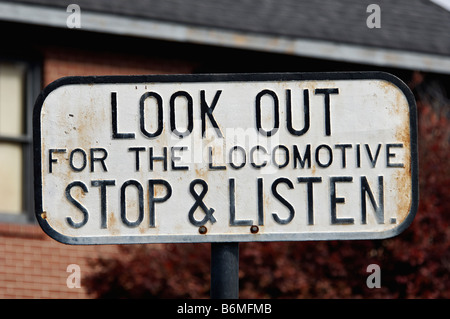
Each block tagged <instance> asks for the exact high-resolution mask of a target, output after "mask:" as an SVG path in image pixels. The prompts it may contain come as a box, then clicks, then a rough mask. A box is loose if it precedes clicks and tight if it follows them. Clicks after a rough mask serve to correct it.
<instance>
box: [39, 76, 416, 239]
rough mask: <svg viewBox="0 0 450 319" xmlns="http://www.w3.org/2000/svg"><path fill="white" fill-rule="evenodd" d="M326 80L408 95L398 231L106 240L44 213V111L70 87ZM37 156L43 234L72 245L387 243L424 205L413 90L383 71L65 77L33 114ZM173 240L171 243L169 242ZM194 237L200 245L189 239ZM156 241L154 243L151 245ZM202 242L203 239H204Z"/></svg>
mask: <svg viewBox="0 0 450 319" xmlns="http://www.w3.org/2000/svg"><path fill="white" fill-rule="evenodd" d="M314 80H316V81H326V80H330V81H333V80H384V81H387V82H390V83H392V84H394V85H395V86H397V87H398V88H399V89H400V90H401V91H402V92H403V94H404V95H405V97H406V99H407V101H408V105H409V115H410V144H411V209H410V211H409V213H408V216H407V217H406V219H405V220H404V221H403V222H402V223H401V224H400V225H398V226H397V227H395V228H393V229H390V230H387V231H384V232H373V233H370V232H353V233H339V232H338V233H335V234H334V236H329V233H327V234H326V235H325V236H323V235H324V234H322V233H309V234H304V233H302V234H301V236H298V237H299V238H293V236H292V234H288V235H287V236H285V238H283V235H280V234H265V235H264V236H260V235H252V234H246V235H223V236H220V235H219V236H214V235H206V236H204V235H195V236H191V235H180V236H175V235H170V236H161V238H160V239H159V240H155V239H157V238H158V236H156V235H152V236H105V237H70V236H66V235H63V234H61V233H59V232H57V231H56V230H54V229H53V228H52V227H51V226H50V225H49V224H48V222H47V221H46V220H45V217H44V216H43V209H42V175H41V173H42V158H41V122H40V119H41V110H42V106H43V104H44V101H45V99H46V98H47V96H48V95H49V94H50V93H51V92H52V91H54V90H56V89H57V88H59V87H61V86H65V85H72V84H82V85H87V84H88V85H92V84H114V83H117V84H133V83H136V84H141V83H175V82H176V83H189V82H191V83H192V82H205V83H207V82H211V83H212V82H264V81H314ZM33 155H34V192H35V193H34V200H35V216H36V219H37V221H38V223H39V225H40V227H41V228H42V230H43V231H44V232H45V233H46V234H47V235H48V236H50V237H51V238H53V239H55V240H56V241H58V242H61V243H64V244H70V245H98V244H145V243H184V242H186V243H201V242H251V241H313V240H317V241H319V240H365V239H366V240H367V239H385V238H390V237H393V236H396V235H398V234H400V233H402V232H403V231H404V230H405V229H406V228H408V227H409V226H410V224H411V223H412V221H413V220H414V217H415V215H416V213H417V209H418V205H419V187H418V185H419V180H418V170H419V163H418V142H417V106H416V101H415V99H414V95H413V93H412V92H411V90H410V89H409V88H408V86H407V85H406V84H405V83H404V82H403V81H401V80H400V79H399V78H397V77H396V76H394V75H392V74H390V73H386V72H380V71H369V72H325V73H312V72H308V73H234V74H177V75H111V76H69V77H63V78H60V79H58V80H56V81H54V82H52V83H50V84H49V85H48V86H46V87H45V88H44V89H43V90H42V92H41V94H40V95H39V96H38V97H37V99H36V103H35V105H34V109H33ZM167 237H170V238H167ZM191 237H194V238H196V239H195V240H191V239H190V238H191ZM149 239H151V240H149ZM199 239H202V240H199Z"/></svg>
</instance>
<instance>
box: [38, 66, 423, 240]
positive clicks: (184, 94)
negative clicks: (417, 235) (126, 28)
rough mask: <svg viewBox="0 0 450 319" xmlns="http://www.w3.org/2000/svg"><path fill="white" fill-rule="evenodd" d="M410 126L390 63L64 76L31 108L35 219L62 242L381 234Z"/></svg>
mask: <svg viewBox="0 0 450 319" xmlns="http://www.w3.org/2000/svg"><path fill="white" fill-rule="evenodd" d="M416 134H417V130H416V106H415V102H414V98H413V96H412V94H411V92H410V90H409V89H408V88H407V87H406V85H405V84H404V83H403V82H401V81H400V80H399V79H397V78H396V77H394V76H392V75H390V74H386V73H378V72H363V73H317V74H306V73H305V74H302V73H300V74H298V73H296V74H293V73H292V74H291V73H286V74H240V75H237V74H229V75H177V76H126V77H123V76H107V77H68V78H63V79H60V80H57V81H56V82H53V83H52V84H50V85H49V86H48V87H47V88H45V89H44V91H43V92H42V94H41V96H40V97H39V98H38V100H37V102H36V106H35V110H34V143H35V186H36V196H35V198H36V216H37V219H38V221H39V223H40V225H41V227H42V228H43V229H44V231H45V232H46V233H47V234H48V235H50V236H51V237H53V238H54V239H56V240H58V241H61V242H64V243H68V244H113V243H157V242H160V243H164V242H238V241H284V240H289V241H290V240H334V239H377V238H386V237H390V236H394V235H397V234H398V233H400V232H401V231H403V230H404V229H405V228H406V227H407V226H408V225H409V224H410V223H411V221H412V219H413V218H414V215H415V212H416V209H417V201H418V194H417V142H416V139H417V137H416Z"/></svg>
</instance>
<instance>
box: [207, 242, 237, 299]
mask: <svg viewBox="0 0 450 319" xmlns="http://www.w3.org/2000/svg"><path fill="white" fill-rule="evenodd" d="M210 295H211V298H212V299H238V298H239V243H211V292H210Z"/></svg>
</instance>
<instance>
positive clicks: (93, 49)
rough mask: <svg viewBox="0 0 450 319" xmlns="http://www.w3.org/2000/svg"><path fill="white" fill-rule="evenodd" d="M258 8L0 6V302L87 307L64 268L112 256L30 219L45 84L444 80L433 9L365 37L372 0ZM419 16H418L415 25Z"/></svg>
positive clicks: (443, 47)
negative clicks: (241, 76)
mask: <svg viewBox="0 0 450 319" xmlns="http://www.w3.org/2000/svg"><path fill="white" fill-rule="evenodd" d="M256 2H257V1H255V4H254V5H253V6H252V5H245V6H242V7H239V6H235V5H232V3H230V2H229V1H214V4H213V2H207V1H201V2H197V3H194V2H192V1H181V0H180V1H171V2H170V3H169V2H168V1H135V2H126V1H122V2H121V1H103V0H102V1H78V2H77V4H78V5H79V8H81V11H80V12H79V13H80V16H79V17H80V18H81V19H80V20H79V21H77V20H76V19H75V20H73V19H72V17H71V15H72V14H74V13H75V14H76V13H77V11H76V10H75V11H73V10H68V5H69V4H70V3H71V2H70V1H69V2H66V1H54V0H53V1H52V0H29V1H0V30H1V31H0V34H1V39H2V44H1V46H0V163H1V165H0V298H89V295H88V294H87V292H86V291H85V290H84V288H83V287H82V286H81V288H70V287H69V286H70V284H69V285H68V283H67V280H68V279H70V278H69V276H70V275H71V274H72V272H71V270H70V269H69V271H68V266H69V265H72V264H75V265H78V266H79V267H80V271H81V277H83V275H85V274H86V273H88V272H89V271H90V267H89V259H91V258H96V257H98V256H116V257H117V253H118V252H117V246H114V245H105V246H67V245H63V244H60V243H58V242H56V241H54V240H52V239H50V238H48V237H47V236H46V235H45V234H44V232H43V231H42V230H41V229H40V228H39V226H38V225H37V223H36V221H35V218H34V214H35V212H34V204H33V195H34V189H33V182H32V180H33V176H32V175H33V174H32V172H33V158H32V124H31V114H32V108H33V105H34V101H35V100H36V97H37V96H38V94H39V92H40V91H41V89H42V88H43V87H45V86H46V85H48V84H49V83H51V82H52V81H54V80H56V79H58V78H60V77H63V76H72V75H113V74H114V75H131V74H180V73H212V72H227V73H231V72H273V71H276V72H301V71H341V70H351V71H355V70H367V69H371V70H386V69H388V70H389V71H390V72H391V73H394V74H395V75H397V76H399V77H401V78H403V79H404V80H407V79H408V78H409V77H410V75H411V72H412V71H414V70H422V71H428V72H435V73H444V74H448V73H450V46H449V43H450V41H443V40H442V38H440V37H444V38H446V40H449V38H448V30H449V29H450V25H449V23H450V12H448V11H445V10H442V9H441V8H439V7H437V6H436V5H434V4H432V3H427V2H426V1H425V2H424V1H422V2H420V3H419V2H417V3H411V4H410V3H409V2H408V4H407V6H408V7H409V9H410V10H409V11H406V12H405V13H404V14H403V15H400V18H399V17H398V16H397V15H396V12H398V11H401V9H404V7H402V6H401V5H396V4H385V7H383V8H382V10H383V11H382V12H383V13H382V14H383V16H382V26H381V29H379V30H372V29H369V27H368V25H367V24H366V18H367V16H368V14H367V13H366V7H367V5H368V3H370V2H368V3H365V2H363V3H361V2H360V1H344V2H341V5H340V6H338V5H337V4H336V2H334V1H328V2H329V6H327V9H325V6H324V7H322V8H319V7H317V6H315V5H314V4H312V2H311V3H310V1H300V2H299V1H282V2H278V1H264V5H260V3H259V2H258V5H256ZM247 3H248V2H247ZM307 3H310V4H307ZM342 3H345V6H344V5H343V4H342ZM411 12H412V13H411ZM414 12H421V13H422V14H423V20H422V21H421V23H420V24H417V25H416V23H414V21H415V20H414V19H415V16H414V14H413V13H414ZM318 15H320V16H321V17H322V19H321V20H320V19H315V18H311V17H316V16H318ZM75 18H76V17H75ZM308 21H309V22H308ZM323 21H325V22H327V23H328V25H327V23H324V22H323ZM77 22H78V23H79V24H78V25H77ZM72 23H73V25H72ZM330 25H332V26H333V27H331V28H330ZM427 29H428V30H434V31H427ZM427 32H428V33H427ZM431 33H433V35H431Z"/></svg>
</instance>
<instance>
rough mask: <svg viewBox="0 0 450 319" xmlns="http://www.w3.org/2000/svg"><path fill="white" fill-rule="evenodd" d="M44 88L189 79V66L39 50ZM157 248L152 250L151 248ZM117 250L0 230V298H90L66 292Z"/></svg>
mask: <svg viewBox="0 0 450 319" xmlns="http://www.w3.org/2000/svg"><path fill="white" fill-rule="evenodd" d="M41 53H42V57H43V61H42V62H43V63H42V67H43V70H42V71H43V74H42V75H43V79H42V81H43V84H44V86H45V85H47V84H49V83H50V82H52V81H54V80H56V79H58V78H60V77H63V76H69V75H113V74H114V75H131V74H170V73H191V72H192V71H193V70H194V65H193V64H192V63H190V62H186V61H182V60H176V59H171V58H162V57H148V56H142V55H130V54H125V53H114V52H102V51H98V50H97V51H94V52H92V51H89V50H83V49H72V48H67V47H65V48H64V47H45V48H42V52H41ZM155 248H156V246H155ZM117 253H118V251H117V246H115V245H102V246H69V245H64V244H61V243H58V242H56V241H54V240H52V239H50V238H49V237H47V235H45V234H44V232H43V231H42V230H41V229H40V227H39V226H37V225H33V224H30V225H19V224H0V298H89V297H90V296H89V295H88V294H87V292H86V291H85V289H84V288H83V286H82V284H81V288H69V287H68V286H67V279H68V276H70V275H71V274H72V273H71V272H67V267H68V266H69V265H71V264H76V265H78V266H79V267H80V275H81V283H82V278H83V276H85V275H86V274H88V273H89V272H90V271H91V269H90V267H89V259H92V258H96V257H99V256H102V257H108V256H109V257H114V256H116V257H117Z"/></svg>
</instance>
